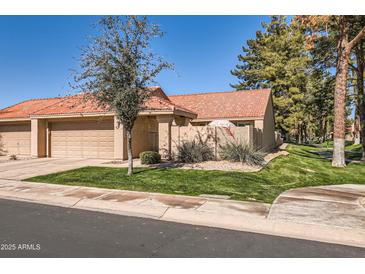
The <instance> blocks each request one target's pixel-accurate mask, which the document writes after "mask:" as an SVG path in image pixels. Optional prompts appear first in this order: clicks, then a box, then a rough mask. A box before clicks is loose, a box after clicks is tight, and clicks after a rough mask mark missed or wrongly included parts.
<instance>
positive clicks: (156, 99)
mask: <svg viewBox="0 0 365 274" xmlns="http://www.w3.org/2000/svg"><path fill="white" fill-rule="evenodd" d="M148 90H149V91H151V92H152V94H151V97H150V98H149V99H148V100H147V101H146V102H145V104H144V109H145V110H155V111H156V110H172V111H174V110H180V111H184V112H188V113H192V114H195V113H193V112H192V111H190V110H188V109H185V108H183V107H179V106H176V105H175V104H174V103H172V102H171V101H169V99H168V97H167V96H166V95H165V93H164V92H163V91H162V89H161V88H160V87H150V88H149V89H148ZM107 111H108V110H107V109H106V108H102V107H100V106H98V104H97V103H96V102H95V101H92V100H85V99H84V96H83V95H74V96H67V97H61V98H49V99H33V100H29V101H25V102H22V103H20V104H17V105H14V106H11V107H8V108H6V109H3V110H0V119H11V118H29V117H30V116H31V115H63V114H81V113H105V112H107Z"/></svg>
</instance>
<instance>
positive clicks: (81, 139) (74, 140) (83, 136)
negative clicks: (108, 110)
mask: <svg viewBox="0 0 365 274" xmlns="http://www.w3.org/2000/svg"><path fill="white" fill-rule="evenodd" d="M51 155H52V157H75V158H79V157H80V158H113V157H114V121H113V120H106V121H77V122H75V121H72V122H57V123H52V125H51Z"/></svg>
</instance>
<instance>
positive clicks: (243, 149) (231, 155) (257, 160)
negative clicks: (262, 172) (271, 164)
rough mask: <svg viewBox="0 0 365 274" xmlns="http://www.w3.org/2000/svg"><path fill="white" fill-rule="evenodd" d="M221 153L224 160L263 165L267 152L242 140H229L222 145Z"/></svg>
mask: <svg viewBox="0 0 365 274" xmlns="http://www.w3.org/2000/svg"><path fill="white" fill-rule="evenodd" d="M219 155H220V156H221V158H222V159H223V160H228V161H231V162H241V163H242V164H244V163H245V164H248V165H263V164H264V163H265V159H264V157H265V154H264V153H263V152H262V151H260V150H257V149H254V148H253V147H252V146H251V145H249V144H246V143H241V142H227V143H226V144H225V145H223V146H221V148H220V152H219Z"/></svg>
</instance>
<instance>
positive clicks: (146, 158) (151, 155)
mask: <svg viewBox="0 0 365 274" xmlns="http://www.w3.org/2000/svg"><path fill="white" fill-rule="evenodd" d="M139 158H140V159H141V164H144V165H151V164H158V163H159V162H161V155H160V154H159V153H158V152H156V151H144V152H141V153H140V154H139Z"/></svg>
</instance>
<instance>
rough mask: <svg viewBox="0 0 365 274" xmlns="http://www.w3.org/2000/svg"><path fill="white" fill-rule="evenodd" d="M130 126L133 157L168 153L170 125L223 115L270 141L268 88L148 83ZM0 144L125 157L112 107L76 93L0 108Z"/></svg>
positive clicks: (54, 153) (27, 151)
mask: <svg viewBox="0 0 365 274" xmlns="http://www.w3.org/2000/svg"><path fill="white" fill-rule="evenodd" d="M148 92H151V96H150V98H149V99H148V100H147V101H146V102H145V104H144V106H143V110H142V111H141V112H140V113H139V117H138V119H137V120H136V123H135V126H134V128H133V132H132V135H133V142H132V147H133V156H134V157H138V155H139V153H140V152H142V151H147V150H154V151H160V152H162V151H165V152H167V153H170V152H171V126H172V125H174V126H187V125H189V124H190V126H194V125H206V124H207V123H209V122H210V121H213V120H216V119H227V120H230V121H231V122H233V123H234V124H235V125H237V126H239V127H240V126H251V127H252V128H253V129H254V130H255V132H257V133H258V134H256V135H255V136H256V137H255V138H256V139H257V140H256V141H255V143H258V144H261V145H262V146H265V147H268V148H272V147H273V146H275V133H274V118H273V107H272V98H271V93H270V90H254V91H234V92H211V93H202V94H188V95H176V96H166V94H165V93H164V92H163V90H162V89H161V88H160V87H151V88H148ZM0 144H1V146H2V150H3V151H4V152H5V153H6V154H17V155H24V156H31V157H61V158H64V157H74V158H105V159H126V158H127V148H126V135H125V132H124V130H123V126H121V125H119V123H118V121H117V119H116V117H115V115H114V113H113V112H110V111H107V110H105V109H102V108H100V107H98V106H97V105H96V103H95V102H92V101H85V100H84V99H83V96H82V95H75V96H68V97H59V98H48V99H32V100H28V101H25V102H21V103H19V104H16V105H13V106H10V107H7V108H5V109H2V110H0Z"/></svg>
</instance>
